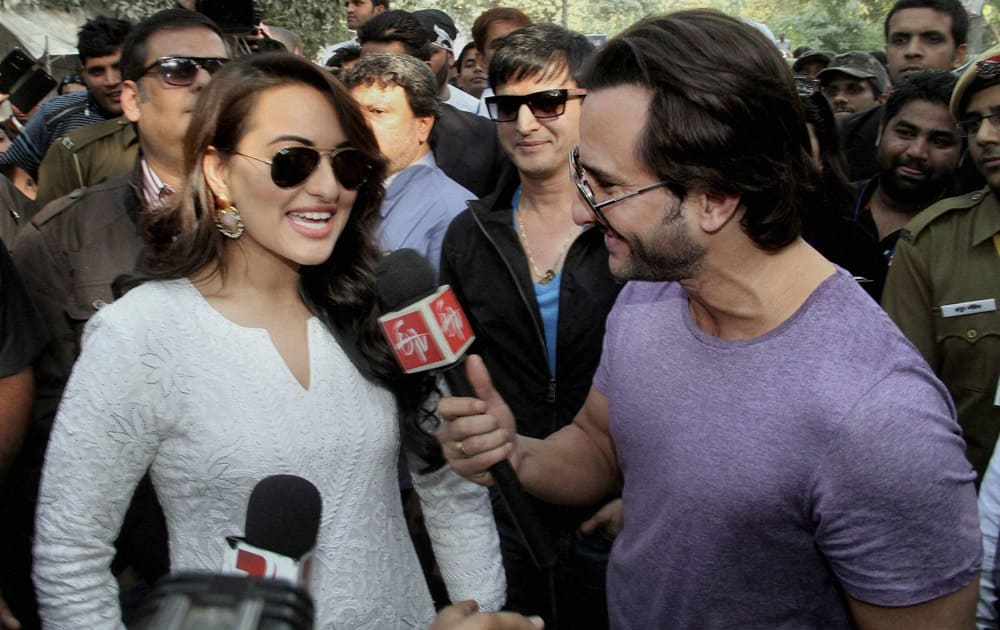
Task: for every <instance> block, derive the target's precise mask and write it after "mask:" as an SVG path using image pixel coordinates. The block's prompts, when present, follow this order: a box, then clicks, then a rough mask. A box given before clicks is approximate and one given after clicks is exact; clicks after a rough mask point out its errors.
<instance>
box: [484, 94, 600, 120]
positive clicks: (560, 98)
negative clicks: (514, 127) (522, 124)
mask: <svg viewBox="0 0 1000 630" xmlns="http://www.w3.org/2000/svg"><path fill="white" fill-rule="evenodd" d="M586 95H587V90H583V89H577V90H568V89H566V88H558V89H553V90H542V91H541V92H532V93H531V94H524V95H520V96H517V95H513V94H505V95H503V96H501V95H499V94H498V95H494V96H487V97H486V110H487V111H488V112H489V114H490V118H492V119H493V120H495V121H497V122H511V121H514V120H517V114H518V112H519V111H521V106H522V105H527V106H528V109H529V110H530V111H531V115H532V116H534V117H535V118H538V119H539V120H541V119H543V118H556V117H558V116H562V115H563V113H564V112H565V111H566V101H568V100H569V99H571V98H583V97H584V96H586Z"/></svg>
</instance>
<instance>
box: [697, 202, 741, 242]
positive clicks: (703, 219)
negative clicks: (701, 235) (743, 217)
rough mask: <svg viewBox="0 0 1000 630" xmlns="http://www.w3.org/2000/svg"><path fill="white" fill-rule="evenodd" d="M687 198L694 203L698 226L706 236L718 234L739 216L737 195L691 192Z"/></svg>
mask: <svg viewBox="0 0 1000 630" xmlns="http://www.w3.org/2000/svg"><path fill="white" fill-rule="evenodd" d="M688 197H690V201H691V202H693V203H694V206H695V209H696V212H697V222H698V226H699V227H700V228H701V229H702V231H703V232H705V233H707V234H716V233H718V232H719V231H721V230H722V228H724V227H726V225H728V224H729V223H730V222H731V221H732V219H733V217H735V216H736V215H737V214H739V210H740V196H739V195H729V194H724V193H717V192H711V191H702V192H695V191H691V192H689V193H688Z"/></svg>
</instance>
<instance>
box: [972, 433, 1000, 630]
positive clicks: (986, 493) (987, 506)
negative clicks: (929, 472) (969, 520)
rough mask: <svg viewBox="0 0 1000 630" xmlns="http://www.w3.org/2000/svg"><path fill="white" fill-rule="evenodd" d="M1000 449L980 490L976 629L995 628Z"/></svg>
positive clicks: (999, 522) (984, 477)
mask: <svg viewBox="0 0 1000 630" xmlns="http://www.w3.org/2000/svg"><path fill="white" fill-rule="evenodd" d="M998 455H1000V449H997V451H996V452H994V454H993V457H992V458H991V459H990V465H989V467H988V468H987V469H986V474H985V475H983V483H982V486H980V489H979V530H980V532H981V533H982V535H983V568H982V573H981V574H980V576H979V603H978V604H977V605H976V627H977V628H980V629H982V628H996V627H997V609H996V604H997V588H996V587H997V585H996V580H995V575H994V572H995V570H996V551H997V530H998V528H1000V457H998Z"/></svg>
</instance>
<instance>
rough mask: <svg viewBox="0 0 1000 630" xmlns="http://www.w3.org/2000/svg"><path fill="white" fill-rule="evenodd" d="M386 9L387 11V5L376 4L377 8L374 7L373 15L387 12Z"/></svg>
mask: <svg viewBox="0 0 1000 630" xmlns="http://www.w3.org/2000/svg"><path fill="white" fill-rule="evenodd" d="M385 9H386V5H384V4H376V5H375V6H373V7H372V15H376V14H378V13H381V12H383V11H385Z"/></svg>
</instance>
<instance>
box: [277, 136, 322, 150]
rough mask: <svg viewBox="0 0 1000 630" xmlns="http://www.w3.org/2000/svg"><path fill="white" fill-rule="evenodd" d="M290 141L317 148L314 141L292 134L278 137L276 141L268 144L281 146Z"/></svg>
mask: <svg viewBox="0 0 1000 630" xmlns="http://www.w3.org/2000/svg"><path fill="white" fill-rule="evenodd" d="M289 141H291V142H298V143H299V144H304V145H306V146H308V147H314V146H316V143H314V142H313V141H312V140H309V139H308V138H303V137H302V136H296V135H290V134H286V135H281V136H278V137H277V138H275V139H274V140H271V141H270V142H268V144H280V143H282V142H289Z"/></svg>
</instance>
